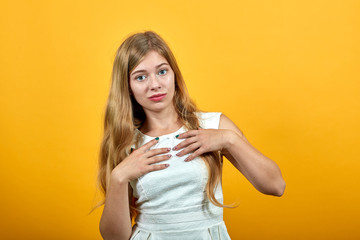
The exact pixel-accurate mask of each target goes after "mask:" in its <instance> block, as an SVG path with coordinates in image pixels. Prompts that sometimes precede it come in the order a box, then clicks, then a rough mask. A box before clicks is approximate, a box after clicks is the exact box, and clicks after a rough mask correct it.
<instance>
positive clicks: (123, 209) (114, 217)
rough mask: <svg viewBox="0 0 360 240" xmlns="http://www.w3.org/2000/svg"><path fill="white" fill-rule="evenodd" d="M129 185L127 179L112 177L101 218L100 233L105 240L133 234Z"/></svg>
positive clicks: (118, 239) (127, 237) (122, 237)
mask: <svg viewBox="0 0 360 240" xmlns="http://www.w3.org/2000/svg"><path fill="white" fill-rule="evenodd" d="M128 185H129V183H128V181H127V180H121V179H119V178H115V177H113V176H112V178H111V181H110V188H109V192H108V193H107V195H106V200H105V205H104V210H103V213H102V216H101V220H100V233H101V236H102V237H103V238H104V239H105V240H110V239H116V240H121V239H129V238H130V236H131V233H132V228H131V219H130V212H129V197H128V188H129V187H130V186H128ZM130 188H131V187H130Z"/></svg>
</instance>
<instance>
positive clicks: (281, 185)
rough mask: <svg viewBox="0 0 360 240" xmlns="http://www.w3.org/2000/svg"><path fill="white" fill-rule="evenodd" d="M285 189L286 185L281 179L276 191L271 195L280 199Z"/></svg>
mask: <svg viewBox="0 0 360 240" xmlns="http://www.w3.org/2000/svg"><path fill="white" fill-rule="evenodd" d="M285 188H286V183H285V181H284V180H283V179H281V181H280V183H279V184H277V187H276V190H275V191H274V194H273V195H274V196H276V197H281V196H282V195H284V192H285Z"/></svg>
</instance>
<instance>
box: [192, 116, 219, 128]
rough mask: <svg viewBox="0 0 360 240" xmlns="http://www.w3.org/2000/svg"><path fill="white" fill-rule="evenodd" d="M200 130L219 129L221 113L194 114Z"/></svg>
mask: <svg viewBox="0 0 360 240" xmlns="http://www.w3.org/2000/svg"><path fill="white" fill-rule="evenodd" d="M195 114H196V116H197V117H198V119H199V123H200V127H201V128H204V129H206V128H216V129H217V128H219V123H220V116H221V114H222V113H221V112H195Z"/></svg>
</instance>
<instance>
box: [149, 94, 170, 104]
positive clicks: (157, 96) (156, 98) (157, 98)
mask: <svg viewBox="0 0 360 240" xmlns="http://www.w3.org/2000/svg"><path fill="white" fill-rule="evenodd" d="M165 96H166V93H162V94H154V95H152V96H151V97H149V99H150V100H151V101H156V102H157V101H160V100H162V99H163V98H164V97H165Z"/></svg>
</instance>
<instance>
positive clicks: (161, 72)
mask: <svg viewBox="0 0 360 240" xmlns="http://www.w3.org/2000/svg"><path fill="white" fill-rule="evenodd" d="M166 73H167V70H166V69H163V70H160V72H159V75H164V74H166Z"/></svg>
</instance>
